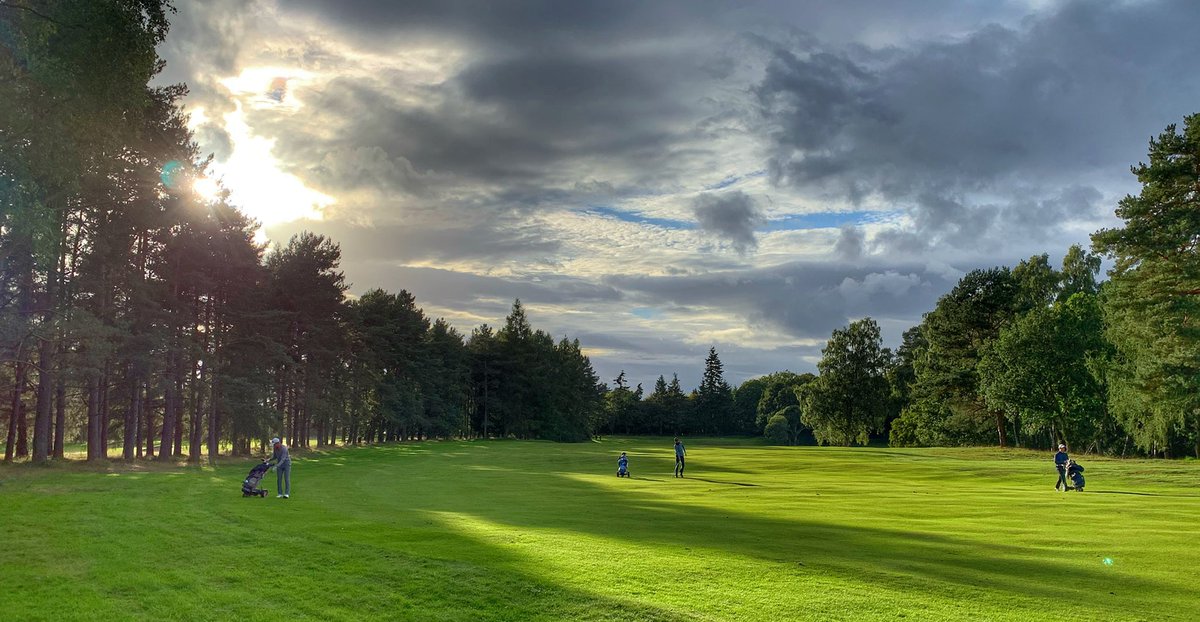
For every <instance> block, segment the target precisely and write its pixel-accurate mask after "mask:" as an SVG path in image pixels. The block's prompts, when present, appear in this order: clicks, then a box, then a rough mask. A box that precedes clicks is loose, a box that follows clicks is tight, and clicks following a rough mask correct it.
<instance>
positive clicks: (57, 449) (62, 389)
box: [54, 374, 67, 460]
mask: <svg viewBox="0 0 1200 622" xmlns="http://www.w3.org/2000/svg"><path fill="white" fill-rule="evenodd" d="M54 385H55V386H54V457H55V458H58V459H60V460H61V459H62V458H64V457H65V456H64V453H65V451H66V439H65V438H63V437H64V435H65V434H66V433H67V384H66V382H64V381H63V378H62V375H61V374H60V375H59V377H58V379H57V382H55V383H54Z"/></svg>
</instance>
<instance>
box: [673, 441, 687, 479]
mask: <svg viewBox="0 0 1200 622" xmlns="http://www.w3.org/2000/svg"><path fill="white" fill-rule="evenodd" d="M685 455H687V451H685V450H684V449H683V443H682V442H680V441H679V437H675V477H683V457H684V456H685Z"/></svg>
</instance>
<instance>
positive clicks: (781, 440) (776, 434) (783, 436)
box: [763, 414, 792, 445]
mask: <svg viewBox="0 0 1200 622" xmlns="http://www.w3.org/2000/svg"><path fill="white" fill-rule="evenodd" d="M763 436H764V437H766V439H767V442H769V443H773V444H775V445H790V444H791V443H792V434H791V425H790V424H789V423H788V419H787V417H785V416H784V415H782V414H779V415H771V418H770V419H769V420H767V426H766V428H765V429H764V430H763Z"/></svg>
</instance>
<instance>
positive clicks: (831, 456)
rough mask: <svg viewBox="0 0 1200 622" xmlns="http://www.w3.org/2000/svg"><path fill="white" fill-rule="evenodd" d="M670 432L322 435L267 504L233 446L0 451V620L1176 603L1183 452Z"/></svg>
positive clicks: (884, 611)
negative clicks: (448, 437)
mask: <svg viewBox="0 0 1200 622" xmlns="http://www.w3.org/2000/svg"><path fill="white" fill-rule="evenodd" d="M621 450H626V451H628V452H629V455H630V469H631V471H632V473H633V475H634V478H633V479H631V480H625V479H617V478H616V477H615V476H614V475H613V473H614V472H615V469H616V455H617V453H619V452H620V451H621ZM688 450H689V468H688V475H689V477H688V478H687V479H683V480H677V479H675V478H673V477H672V476H671V469H672V461H671V460H672V458H671V456H672V454H671V447H670V441H669V440H666V439H606V440H604V441H603V442H599V443H588V444H579V445H565V444H551V443H538V442H442V443H435V442H431V443H415V444H404V445H391V446H376V447H363V448H348V449H340V450H335V451H329V452H321V453H309V454H305V455H301V456H297V458H296V459H295V466H294V469H293V487H292V492H293V496H292V498H291V499H289V500H286V501H285V500H276V499H274V498H273V495H272V498H269V499H265V500H264V499H243V498H241V496H240V493H239V492H238V487H239V485H240V482H241V479H242V477H243V476H244V475H245V472H246V471H247V470H248V469H249V466H250V464H251V462H250V461H247V460H243V461H238V460H234V459H226V460H225V461H224V463H223V464H221V465H220V466H219V467H218V468H215V469H209V468H197V467H183V466H177V467H174V466H165V465H164V466H158V465H152V466H125V465H121V464H114V465H111V466H109V467H107V468H102V469H93V468H90V467H87V466H84V465H80V464H70V465H55V466H51V467H42V468H39V467H34V466H31V465H15V466H7V467H2V468H0V586H2V587H0V619H12V620H39V619H41V620H69V619H138V618H142V619H156V620H172V619H187V620H235V619H246V620H268V619H270V620H279V619H284V620H339V619H341V620H355V619H407V620H422V621H424V620H772V621H774V620H810V619H811V620H898V619H905V618H907V619H916V620H1021V621H1025V620H1053V621H1055V622H1062V621H1066V620H1194V619H1197V618H1200V588H1197V585H1198V583H1200V547H1198V546H1197V543H1196V533H1197V531H1198V529H1200V527H1198V524H1197V523H1198V521H1197V519H1198V518H1200V491H1198V489H1200V463H1196V462H1154V461H1138V460H1125V461H1121V460H1106V459H1100V458H1081V462H1083V463H1084V464H1085V466H1086V467H1087V469H1088V470H1087V473H1086V475H1087V476H1088V491H1087V492H1084V493H1066V494H1060V493H1056V492H1055V491H1054V490H1053V488H1052V486H1053V483H1054V478H1055V474H1054V470H1053V467H1052V466H1051V462H1050V455H1049V454H1041V453H1032V452H1026V451H1000V450H981V449H878V448H858V449H840V448H815V447H801V448H782V447H762V446H758V445H757V444H754V443H750V442H740V441H730V440H711V441H709V440H703V439H693V440H690V441H689V442H688ZM265 483H266V486H267V487H268V488H270V489H271V490H272V493H274V488H275V482H274V477H273V475H272V476H270V477H269V478H268V479H267V480H265ZM1105 558H1110V559H1111V560H1113V563H1112V565H1105V564H1104V563H1103V560H1104V559H1105Z"/></svg>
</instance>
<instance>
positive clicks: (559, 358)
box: [0, 0, 1200, 462]
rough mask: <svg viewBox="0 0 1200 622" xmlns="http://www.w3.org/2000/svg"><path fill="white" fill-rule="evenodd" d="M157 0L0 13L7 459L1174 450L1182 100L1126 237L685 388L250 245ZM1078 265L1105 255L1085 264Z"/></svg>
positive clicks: (1197, 449) (1179, 374)
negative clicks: (428, 308)
mask: <svg viewBox="0 0 1200 622" xmlns="http://www.w3.org/2000/svg"><path fill="white" fill-rule="evenodd" d="M170 12H171V9H170V6H169V4H167V3H166V2H163V1H162V0H105V1H103V2H101V1H97V2H83V3H81V2H67V1H47V2H39V3H36V8H33V7H25V6H16V5H12V4H7V3H0V352H2V353H3V358H2V359H0V430H3V431H4V434H5V460H6V461H12V460H14V459H19V458H20V459H24V458H26V457H28V458H29V459H31V460H33V461H35V462H42V461H46V460H48V459H50V458H52V457H62V456H63V455H64V451H65V447H66V446H67V444H69V443H80V442H81V443H83V444H85V445H86V447H87V457H88V459H89V460H102V459H106V458H107V457H108V456H109V452H108V448H109V447H118V446H119V447H120V449H121V455H122V457H123V458H125V459H136V458H160V459H176V458H177V457H180V458H181V457H183V456H186V457H187V459H189V460H192V461H199V460H201V459H202V457H204V455H205V454H206V456H207V459H209V460H215V459H216V458H217V456H218V455H219V454H220V453H221V452H223V451H231V452H232V453H234V454H248V453H250V452H251V451H253V449H254V447H255V444H256V443H258V444H261V443H262V442H263V441H264V439H266V438H268V437H270V436H272V435H275V434H282V435H283V436H284V438H285V439H286V440H287V441H288V442H289V443H290V444H292V445H295V446H300V447H309V446H314V445H315V446H318V447H321V446H326V445H330V444H339V443H358V442H385V441H394V440H406V439H419V438H430V437H434V438H438V437H442V438H444V437H484V438H488V437H518V438H544V439H552V440H563V441H578V440H586V439H588V438H590V437H592V436H595V435H599V434H680V433H686V434H713V435H762V436H765V437H766V438H767V439H768V440H769V441H771V442H775V443H780V444H798V443H806V442H816V443H822V444H855V443H867V442H870V441H872V440H873V439H874V440H876V441H882V440H888V441H890V442H891V443H892V444H896V445H945V444H998V445H1000V446H1018V447H1047V446H1049V445H1051V444H1052V443H1055V442H1057V441H1058V440H1066V441H1068V442H1070V443H1071V444H1072V445H1073V446H1074V447H1075V448H1077V449H1082V448H1086V449H1090V450H1094V451H1101V452H1107V453H1114V454H1122V455H1123V454H1130V453H1139V454H1145V455H1154V456H1179V455H1188V454H1194V455H1200V323H1198V320H1197V318H1198V317H1200V116H1192V117H1189V118H1188V119H1187V120H1186V122H1185V126H1184V129H1183V131H1182V132H1179V131H1177V129H1176V127H1175V126H1169V127H1168V128H1167V129H1166V131H1165V132H1164V133H1163V134H1161V135H1160V136H1158V137H1157V138H1155V139H1154V140H1152V141H1151V143H1150V154H1149V163H1147V164H1140V165H1138V166H1136V167H1134V169H1133V172H1134V174H1135V175H1136V176H1137V178H1138V180H1139V181H1140V182H1141V184H1142V186H1143V188H1142V191H1141V193H1140V194H1139V195H1138V196H1129V197H1126V198H1125V199H1124V200H1122V201H1121V203H1120V205H1119V206H1118V208H1117V215H1118V216H1119V217H1121V218H1122V219H1124V226H1123V227H1120V228H1116V229H1111V230H1104V231H1100V232H1097V233H1096V234H1095V235H1094V236H1093V239H1092V248H1091V249H1090V250H1089V249H1085V248H1082V247H1078V246H1077V247H1072V248H1071V249H1069V250H1068V251H1067V252H1066V255H1065V258H1064V259H1063V262H1062V264H1061V266H1059V267H1057V268H1056V267H1054V266H1052V265H1051V263H1050V261H1049V255H1039V256H1034V257H1030V258H1029V259H1026V260H1024V261H1021V262H1020V263H1018V264H1017V265H1016V266H1012V267H1004V266H1001V267H994V268H989V269H980V270H974V271H972V272H970V273H968V274H966V275H965V276H964V277H963V278H962V279H961V280H960V282H959V283H958V285H957V286H956V287H955V288H954V289H953V290H952V291H951V292H949V293H947V294H946V295H945V296H943V297H942V298H941V299H940V300H939V301H938V303H937V305H936V307H935V308H934V309H933V310H931V311H930V312H929V313H927V314H926V315H925V316H924V318H923V321H922V322H921V323H920V324H919V325H918V326H916V327H913V328H912V329H910V330H909V331H907V332H905V334H904V337H903V342H902V343H901V345H900V346H899V347H898V348H897V349H896V350H895V351H891V350H889V349H887V348H884V347H883V346H882V338H881V336H880V330H879V327H878V325H877V324H876V323H875V322H874V321H873V320H871V319H870V318H865V319H861V320H858V321H855V322H852V323H851V324H849V325H848V326H846V327H845V328H843V329H840V330H837V331H834V333H833V334H832V335H831V337H830V339H829V341H828V343H827V344H826V346H825V348H824V350H823V356H822V359H821V361H820V363H819V364H818V366H817V370H818V372H819V373H818V374H815V375H814V374H810V373H805V374H795V373H791V372H787V371H782V372H777V373H774V374H770V375H767V376H764V377H761V378H755V379H752V380H749V381H747V382H744V383H742V384H741V385H740V386H738V387H736V388H735V387H731V386H730V385H729V383H728V382H726V380H725V379H724V374H723V368H722V363H721V361H720V358H719V356H718V354H717V351H716V349H715V348H713V349H710V350H709V355H708V358H707V359H706V361H705V372H704V376H703V380H702V382H701V383H700V385H699V386H698V387H696V388H695V389H693V390H691V391H685V390H684V388H683V387H682V386H680V382H679V380H678V378H677V377H673V378H672V379H671V380H667V379H666V377H665V376H660V377H659V378H658V380H657V381H656V382H655V385H654V387H653V388H652V389H651V390H650V391H649V392H648V393H647V392H646V390H645V389H644V388H643V387H642V386H640V385H638V386H636V387H631V386H630V385H629V383H628V382H627V381H626V379H625V375H624V373H622V374H621V375H620V376H618V377H617V378H615V379H611V383H612V384H611V385H609V384H607V383H605V382H601V380H600V379H599V378H597V376H596V374H595V372H594V371H593V369H592V366H591V363H590V362H589V360H588V358H587V356H585V355H584V353H583V350H582V349H581V345H580V344H579V342H578V341H576V340H570V339H568V338H566V337H563V338H561V339H558V340H555V338H553V337H552V336H551V335H549V334H548V333H546V332H544V331H541V330H536V329H534V328H533V327H532V326H531V325H530V322H529V320H528V319H527V317H526V314H525V311H524V308H523V306H522V305H521V303H520V301H516V302H515V303H514V305H513V307H512V311H511V313H510V314H509V315H508V317H507V318H506V320H505V323H504V325H503V326H501V327H495V328H493V327H490V326H487V325H484V326H480V327H478V328H475V329H474V330H473V331H472V332H471V334H470V335H463V334H460V333H459V332H458V331H456V330H455V328H454V327H452V326H450V325H449V324H448V323H447V322H446V321H445V320H442V319H434V318H430V317H428V316H427V315H426V314H425V313H424V312H423V311H422V310H421V309H420V308H419V307H418V306H417V304H416V301H415V299H414V297H413V296H412V295H411V294H410V293H408V292H406V291H400V292H398V293H389V292H386V291H382V290H371V291H368V292H367V293H365V294H364V295H362V296H361V297H357V298H356V297H352V296H348V295H347V290H348V286H347V284H346V283H345V282H344V278H343V275H342V273H341V272H340V270H339V263H340V259H341V257H340V255H341V253H340V248H339V246H338V244H337V243H336V242H335V241H333V240H330V239H327V238H325V237H323V236H320V235H315V234H310V233H305V234H301V235H298V236H296V237H294V238H292V239H291V240H290V241H288V242H287V243H286V244H283V245H280V246H279V247H277V248H273V249H271V250H269V251H268V249H267V248H266V247H265V246H264V245H262V244H259V243H256V242H255V232H256V230H257V229H258V224H257V223H255V222H253V221H251V220H249V219H248V218H247V217H246V216H244V215H243V214H242V213H241V212H239V211H238V209H237V208H236V207H235V206H234V205H231V204H230V202H229V201H228V196H227V195H224V196H221V195H218V197H217V198H216V199H211V198H206V197H205V196H204V195H201V194H199V193H197V192H195V191H194V183H195V182H196V181H197V180H199V179H201V178H202V172H203V171H204V170H205V168H206V167H207V164H208V163H207V161H206V160H205V159H204V158H203V157H202V156H201V154H200V153H199V151H198V148H197V146H196V144H195V142H194V140H193V136H192V135H191V133H190V131H189V130H188V129H187V117H186V115H185V113H184V112H183V110H182V107H181V101H182V98H183V97H185V96H186V94H187V90H186V87H184V86H183V85H174V86H151V84H152V80H153V78H154V77H155V76H156V75H157V74H158V73H159V72H160V71H161V70H162V62H161V61H160V59H159V58H158V56H157V54H156V52H155V46H156V45H157V44H158V43H160V42H161V41H163V39H164V38H165V37H166V34H167V30H168V27H169V23H168V21H169V16H170ZM1103 257H1108V258H1110V259H1111V260H1112V261H1113V267H1112V269H1111V270H1110V271H1109V274H1108V277H1109V278H1108V279H1107V280H1101V279H1100V276H1101V275H1100V269H1101V263H1102V259H1103Z"/></svg>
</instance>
